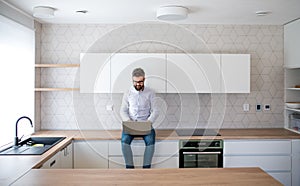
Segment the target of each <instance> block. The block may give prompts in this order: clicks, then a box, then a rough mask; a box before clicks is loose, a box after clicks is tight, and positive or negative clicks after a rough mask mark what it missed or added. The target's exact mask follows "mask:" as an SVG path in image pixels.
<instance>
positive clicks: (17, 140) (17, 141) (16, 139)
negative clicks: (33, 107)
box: [14, 116, 33, 147]
mask: <svg viewBox="0 0 300 186" xmlns="http://www.w3.org/2000/svg"><path fill="white" fill-rule="evenodd" d="M24 118H25V119H28V120H29V122H30V125H31V127H33V125H32V121H31V119H30V118H29V117H27V116H22V117H20V118H19V119H18V120H17V122H16V136H15V140H14V146H15V147H16V146H18V145H19V138H18V123H19V121H20V120H21V119H24Z"/></svg>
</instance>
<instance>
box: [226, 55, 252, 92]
mask: <svg viewBox="0 0 300 186" xmlns="http://www.w3.org/2000/svg"><path fill="white" fill-rule="evenodd" d="M221 69H222V70H221V71H222V73H221V92H224V93H250V54H221Z"/></svg>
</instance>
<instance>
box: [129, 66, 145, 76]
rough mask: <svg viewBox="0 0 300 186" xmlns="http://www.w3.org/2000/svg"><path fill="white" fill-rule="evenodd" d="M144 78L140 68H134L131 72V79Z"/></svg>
mask: <svg viewBox="0 0 300 186" xmlns="http://www.w3.org/2000/svg"><path fill="white" fill-rule="evenodd" d="M140 76H143V77H145V72H144V70H143V69H142V68H136V69H134V70H133V71H132V77H140Z"/></svg>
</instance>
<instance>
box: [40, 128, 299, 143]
mask: <svg viewBox="0 0 300 186" xmlns="http://www.w3.org/2000/svg"><path fill="white" fill-rule="evenodd" d="M216 131H218V132H219V133H220V134H221V136H178V135H177V133H176V131H175V130H156V139H157V140H178V139H223V140H226V139H227V140H228V139H300V134H297V133H295V132H291V131H289V130H287V129H282V128H278V129H274V128H272V129H220V130H216ZM34 136H68V137H72V138H73V139H74V140H120V139H121V130H95V131H90V130H85V131H40V132H37V133H35V134H34Z"/></svg>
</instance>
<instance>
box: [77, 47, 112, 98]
mask: <svg viewBox="0 0 300 186" xmlns="http://www.w3.org/2000/svg"><path fill="white" fill-rule="evenodd" d="M110 55H111V54H110V53H81V54H80V93H110V88H111V87H110Z"/></svg>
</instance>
